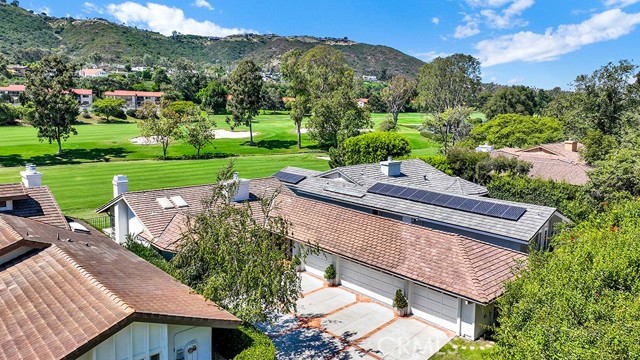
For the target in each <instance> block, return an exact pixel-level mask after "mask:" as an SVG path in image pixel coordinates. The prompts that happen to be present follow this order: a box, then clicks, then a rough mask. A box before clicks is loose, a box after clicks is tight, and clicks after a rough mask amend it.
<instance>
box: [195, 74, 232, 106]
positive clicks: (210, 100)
mask: <svg viewBox="0 0 640 360" xmlns="http://www.w3.org/2000/svg"><path fill="white" fill-rule="evenodd" d="M227 94H228V91H227V88H226V87H225V86H224V85H222V83H221V82H220V81H218V80H214V81H210V82H209V84H207V87H205V88H204V89H202V90H200V91H199V92H198V98H200V106H202V108H204V109H205V110H207V111H208V112H210V113H212V114H224V112H225V111H226V109H227Z"/></svg>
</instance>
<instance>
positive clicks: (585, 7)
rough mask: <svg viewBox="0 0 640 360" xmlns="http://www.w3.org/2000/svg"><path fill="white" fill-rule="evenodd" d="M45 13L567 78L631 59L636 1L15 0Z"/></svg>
mask: <svg viewBox="0 0 640 360" xmlns="http://www.w3.org/2000/svg"><path fill="white" fill-rule="evenodd" d="M21 6H23V7H26V8H28V9H33V10H35V11H38V12H46V13H48V14H49V15H52V16H57V17H61V16H72V17H76V18H92V17H101V18H106V19H109V20H112V21H115V22H117V23H124V24H127V25H131V26H137V27H138V28H146V29H149V30H153V31H157V32H160V33H163V34H165V35H169V34H171V32H172V31H174V30H176V31H178V32H180V33H183V34H197V35H207V36H227V35H231V34H239V33H260V34H278V35H311V36H318V37H325V36H326V37H339V38H342V37H348V38H349V39H351V40H354V41H357V42H362V43H369V44H374V45H386V46H390V47H393V48H396V49H398V50H400V51H402V52H404V53H407V54H410V55H413V56H415V57H417V58H419V59H422V60H424V61H431V60H432V59H433V58H435V57H437V56H447V55H450V54H454V53H464V54H470V55H473V56H475V57H476V58H478V59H479V60H480V61H481V63H482V77H483V81H485V82H497V83H500V84H512V85H516V84H522V85H529V86H535V87H538V88H553V87H555V86H560V87H562V88H565V89H568V88H570V84H571V83H572V81H573V80H574V79H575V78H576V76H578V75H580V74H589V73H591V72H593V71H594V70H596V69H598V68H599V67H601V66H603V65H605V64H607V63H608V62H617V61H619V60H621V59H628V60H631V61H634V62H635V63H640V46H638V45H639V44H640V41H639V40H640V36H639V32H638V31H639V30H638V29H637V27H638V25H640V0H555V1H554V0H314V1H305V0H262V1H261V0H244V1H242V0H185V1H179V0H150V1H139V0H129V1H115V0H114V1H110V0H107V1H101V0H91V1H72V0H22V1H21Z"/></svg>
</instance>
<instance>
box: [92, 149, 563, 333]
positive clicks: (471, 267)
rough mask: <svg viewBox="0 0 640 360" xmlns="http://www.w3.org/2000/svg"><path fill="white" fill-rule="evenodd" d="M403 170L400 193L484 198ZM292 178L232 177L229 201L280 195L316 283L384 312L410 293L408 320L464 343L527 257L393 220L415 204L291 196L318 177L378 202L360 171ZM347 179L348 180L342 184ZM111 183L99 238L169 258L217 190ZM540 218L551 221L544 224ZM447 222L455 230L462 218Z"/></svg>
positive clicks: (467, 186) (331, 187) (471, 189)
mask: <svg viewBox="0 0 640 360" xmlns="http://www.w3.org/2000/svg"><path fill="white" fill-rule="evenodd" d="M408 163H409V164H411V162H410V161H409V162H408ZM422 164H424V163H422ZM375 165H376V166H377V167H379V166H380V165H378V164H375ZM409 168H411V169H409ZM409 168H408V170H411V171H409V173H410V174H408V175H407V176H405V177H401V178H400V177H399V178H398V179H399V180H401V181H406V182H405V183H404V184H405V185H410V184H411V185H413V186H416V185H417V184H418V182H419V181H420V179H422V181H432V183H433V186H432V187H431V188H432V189H438V190H440V191H450V192H452V193H455V194H460V196H465V197H468V198H471V199H478V200H477V201H480V200H479V199H482V198H481V197H480V196H479V194H484V193H486V189H484V188H483V187H481V186H478V185H475V184H473V183H469V182H465V181H464V180H461V179H457V178H451V177H448V178H445V177H447V175H446V174H442V173H439V172H437V170H435V169H433V168H428V174H422V175H425V176H428V180H424V178H423V176H422V175H421V176H420V179H418V178H417V177H416V176H414V175H415V174H414V171H418V170H419V169H416V168H415V167H411V166H410V167H409ZM423 168H426V167H424V166H423ZM294 170H295V168H286V169H284V170H283V171H281V172H278V173H277V174H276V175H275V176H274V177H270V178H263V179H253V180H242V179H236V180H234V181H237V182H238V190H237V193H236V194H234V197H233V200H234V201H250V202H257V201H259V199H261V198H263V197H265V196H270V195H271V194H273V192H274V191H276V189H279V193H278V195H277V198H276V202H277V209H276V211H277V212H278V213H279V214H280V215H282V216H284V217H286V218H287V219H288V220H289V222H290V224H291V231H290V234H289V238H290V240H291V241H292V242H293V243H294V249H295V250H294V251H296V252H298V251H300V250H301V249H303V248H304V247H313V248H317V249H318V252H315V253H313V254H311V255H308V256H307V257H306V258H305V261H304V266H305V268H306V271H308V272H310V273H313V274H316V275H318V276H321V275H322V274H323V273H324V270H325V269H326V267H327V266H329V265H330V264H331V265H333V266H334V267H335V268H336V270H337V278H338V280H339V281H340V282H341V284H342V285H343V286H345V287H347V288H349V289H352V290H354V291H357V292H359V293H361V294H363V295H365V296H368V297H370V298H372V299H374V300H376V301H379V302H381V303H384V304H387V305H391V304H392V301H393V296H394V294H395V292H396V290H397V289H402V290H404V292H405V293H406V294H407V295H408V301H409V307H410V309H411V311H412V313H413V315H414V316H416V317H420V318H422V319H424V320H426V321H428V322H431V323H433V324H436V325H438V326H440V327H443V328H445V329H448V330H450V331H453V332H454V333H456V334H458V335H460V336H464V337H467V338H471V339H475V338H477V337H479V336H480V335H481V334H482V333H483V332H484V331H485V330H486V328H485V325H488V324H491V323H493V321H494V320H495V315H496V313H495V307H494V301H495V299H496V298H497V297H499V296H500V295H501V294H502V283H503V282H504V281H505V280H506V279H509V278H511V277H512V276H513V270H514V267H515V266H518V264H519V262H520V261H522V260H525V259H526V258H527V255H526V254H525V253H523V252H520V251H515V250H513V249H510V248H509V247H504V246H497V245H495V244H492V243H490V242H488V241H481V240H478V239H475V238H473V237H470V236H466V235H464V234H457V233H454V232H445V231H442V230H440V229H434V228H430V227H427V226H423V225H422V224H418V223H416V222H414V221H413V219H414V217H412V218H409V221H403V220H405V219H404V218H403V217H402V216H395V214H392V213H391V212H395V211H401V209H400V208H405V210H409V209H410V208H411V207H413V206H415V205H416V204H407V205H398V204H394V203H393V201H391V198H390V197H388V196H387V198H383V199H382V200H381V202H382V206H380V207H381V208H380V207H379V208H378V210H377V211H372V210H366V209H365V206H364V205H363V204H360V205H356V204H354V203H351V204H349V203H348V202H346V201H340V200H339V199H329V198H326V197H325V198H322V197H319V196H307V194H303V193H302V192H301V191H300V190H299V189H298V188H296V187H297V186H298V185H301V184H303V182H305V181H307V179H310V178H317V179H318V182H319V183H322V187H321V188H322V189H324V188H326V189H327V192H328V194H338V195H344V196H347V197H348V198H356V199H365V198H374V199H378V201H379V199H380V198H379V196H381V195H378V194H375V193H373V192H368V191H367V186H366V185H365V186H362V189H364V190H362V189H360V190H358V189H356V188H351V187H344V186H343V185H345V184H347V183H349V182H350V181H356V179H357V180H359V179H360V178H361V177H362V176H363V175H364V173H363V171H361V170H365V168H362V169H358V168H344V169H339V170H336V171H334V172H324V173H323V172H313V171H310V170H303V169H300V170H299V171H298V172H297V174H296V173H294V172H293V171H294ZM342 170H346V171H342ZM378 171H379V168H378ZM345 172H348V173H349V175H346V176H342V175H341V173H342V174H344V173H345ZM302 174H304V175H302ZM321 174H324V177H323V176H320V175H321ZM376 176H377V174H376ZM387 176H388V175H384V174H383V175H381V176H380V177H381V178H382V177H385V178H386V177H387ZM376 181H377V180H375V179H371V180H370V182H376ZM314 182H315V181H314ZM368 183H369V182H368ZM112 185H113V188H114V198H113V199H112V200H111V201H109V202H108V203H106V204H105V205H103V206H102V207H100V208H99V209H98V210H97V212H99V213H107V214H109V216H110V217H111V218H112V222H111V223H112V224H113V227H112V228H109V229H106V232H107V233H109V234H110V236H111V237H112V239H114V240H115V241H116V242H122V241H125V239H126V237H127V235H132V236H134V237H135V238H136V239H137V240H138V241H140V242H142V243H145V244H148V245H149V246H151V247H152V248H154V249H156V250H157V251H159V252H160V253H162V254H163V255H165V256H167V257H170V256H172V254H174V253H175V252H176V249H177V246H178V245H179V243H180V241H181V240H182V238H183V236H184V233H185V231H186V221H187V220H186V219H187V218H188V216H189V214H195V213H198V212H200V211H202V200H203V199H205V198H206V197H208V196H210V194H211V192H212V191H213V190H214V186H218V185H213V184H207V185H198V186H187V187H176V188H168V189H158V190H147V191H135V192H129V191H128V180H127V178H126V176H124V175H117V176H115V177H114V179H113V181H112ZM323 191H324V190H323ZM462 194H466V195H462ZM469 194H474V195H469ZM452 198H453V196H452ZM537 210H540V209H539V208H535V209H533V208H532V210H531V211H537ZM385 211H386V212H388V214H385V213H384V212H385ZM403 211H404V210H403ZM548 211H551V210H548ZM551 212H553V211H551ZM545 215H546V216H547V217H549V216H550V215H549V214H543V215H542V216H545ZM257 216H260V215H259V214H257ZM454 216H455V215H454ZM522 216H523V217H524V215H522ZM537 216H538V215H537V213H533V214H528V215H527V217H528V218H529V220H523V222H531V221H532V220H531V219H532V218H535V217H537ZM487 218H488V217H487V216H484V217H483V218H482V219H480V220H482V221H484V222H490V221H491V220H488V219H487ZM447 220H448V221H449V222H452V220H453V222H455V223H457V224H461V223H462V222H463V221H465V218H464V217H462V218H460V219H447ZM510 221H511V223H509V224H508V225H511V226H516V227H517V225H513V224H514V223H517V221H515V222H514V221H513V220H510ZM499 225H501V224H499ZM541 225H544V223H541ZM469 226H471V225H469ZM527 229H528V228H527ZM534 233H535V231H534Z"/></svg>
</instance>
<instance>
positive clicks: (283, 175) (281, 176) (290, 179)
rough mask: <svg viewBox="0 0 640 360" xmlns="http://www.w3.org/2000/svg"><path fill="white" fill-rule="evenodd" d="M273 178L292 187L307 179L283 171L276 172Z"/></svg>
mask: <svg viewBox="0 0 640 360" xmlns="http://www.w3.org/2000/svg"><path fill="white" fill-rule="evenodd" d="M273 176H274V177H275V178H276V179H278V180H280V181H282V182H286V183H289V184H294V185H295V184H297V183H299V182H300V181H302V180H304V179H306V178H307V177H306V176H304V175H298V174H292V173H288V172H285V171H278V172H277V173H275V174H274V175H273Z"/></svg>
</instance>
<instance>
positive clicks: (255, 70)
mask: <svg viewBox="0 0 640 360" xmlns="http://www.w3.org/2000/svg"><path fill="white" fill-rule="evenodd" d="M229 88H230V93H231V100H230V101H229V104H228V106H229V110H230V111H231V114H232V116H233V123H234V126H236V125H240V124H241V125H245V126H248V127H249V137H250V141H249V143H250V144H251V145H252V146H253V145H254V142H253V117H254V116H256V115H258V112H259V111H260V104H261V100H262V97H261V96H260V95H261V93H262V75H260V68H259V67H258V65H256V63H254V62H253V60H243V61H241V62H240V64H238V67H237V68H236V69H235V70H234V71H233V72H232V73H231V75H230V76H229Z"/></svg>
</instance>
